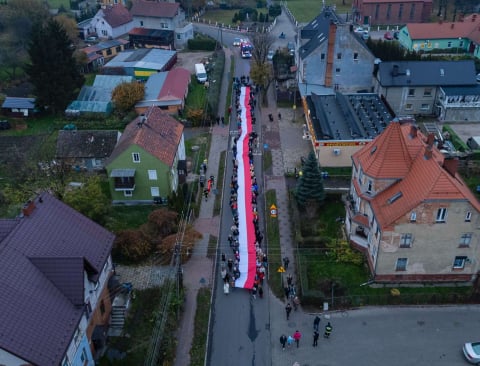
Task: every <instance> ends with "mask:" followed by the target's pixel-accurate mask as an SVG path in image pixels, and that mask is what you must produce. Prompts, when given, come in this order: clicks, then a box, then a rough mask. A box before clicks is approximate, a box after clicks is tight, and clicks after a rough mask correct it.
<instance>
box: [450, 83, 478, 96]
mask: <svg viewBox="0 0 480 366" xmlns="http://www.w3.org/2000/svg"><path fill="white" fill-rule="evenodd" d="M442 90H443V91H444V92H445V95H447V96H453V95H480V85H479V84H477V85H471V86H444V87H442Z"/></svg>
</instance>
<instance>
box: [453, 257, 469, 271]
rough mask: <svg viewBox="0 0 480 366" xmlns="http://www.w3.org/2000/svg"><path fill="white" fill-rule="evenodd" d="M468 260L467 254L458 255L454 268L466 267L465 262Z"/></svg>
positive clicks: (454, 261)
mask: <svg viewBox="0 0 480 366" xmlns="http://www.w3.org/2000/svg"><path fill="white" fill-rule="evenodd" d="M466 261H467V257H466V256H457V257H455V259H454V260H453V268H454V269H463V268H465V262H466Z"/></svg>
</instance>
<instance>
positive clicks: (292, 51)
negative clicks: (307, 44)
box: [287, 42, 295, 56]
mask: <svg viewBox="0 0 480 366" xmlns="http://www.w3.org/2000/svg"><path fill="white" fill-rule="evenodd" d="M287 48H288V53H289V54H290V56H293V55H295V43H293V42H288V44H287Z"/></svg>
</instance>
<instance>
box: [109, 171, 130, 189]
mask: <svg viewBox="0 0 480 366" xmlns="http://www.w3.org/2000/svg"><path fill="white" fill-rule="evenodd" d="M110 178H113V180H114V187H115V190H116V191H133V190H134V189H135V169H113V170H112V172H111V173H110Z"/></svg>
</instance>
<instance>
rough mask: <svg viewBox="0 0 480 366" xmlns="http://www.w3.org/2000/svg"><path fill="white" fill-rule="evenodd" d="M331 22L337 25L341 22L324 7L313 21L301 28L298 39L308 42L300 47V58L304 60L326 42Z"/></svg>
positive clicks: (328, 8)
mask: <svg viewBox="0 0 480 366" xmlns="http://www.w3.org/2000/svg"><path fill="white" fill-rule="evenodd" d="M331 22H335V23H337V24H338V23H340V22H341V20H340V19H339V18H338V17H337V15H336V14H335V11H334V10H333V9H331V8H330V7H326V8H325V9H324V10H323V11H322V12H321V13H320V14H319V15H318V16H317V17H316V18H315V19H314V20H312V21H311V22H310V23H308V24H307V25H306V26H304V27H303V28H302V30H301V31H300V38H301V39H308V41H307V42H306V43H305V44H304V45H303V46H301V47H300V51H299V52H300V58H302V59H304V58H305V57H307V56H308V55H309V54H310V53H312V52H313V51H314V50H315V49H317V48H318V46H320V45H321V44H322V43H324V42H326V41H327V39H328V33H329V30H330V23H331Z"/></svg>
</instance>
